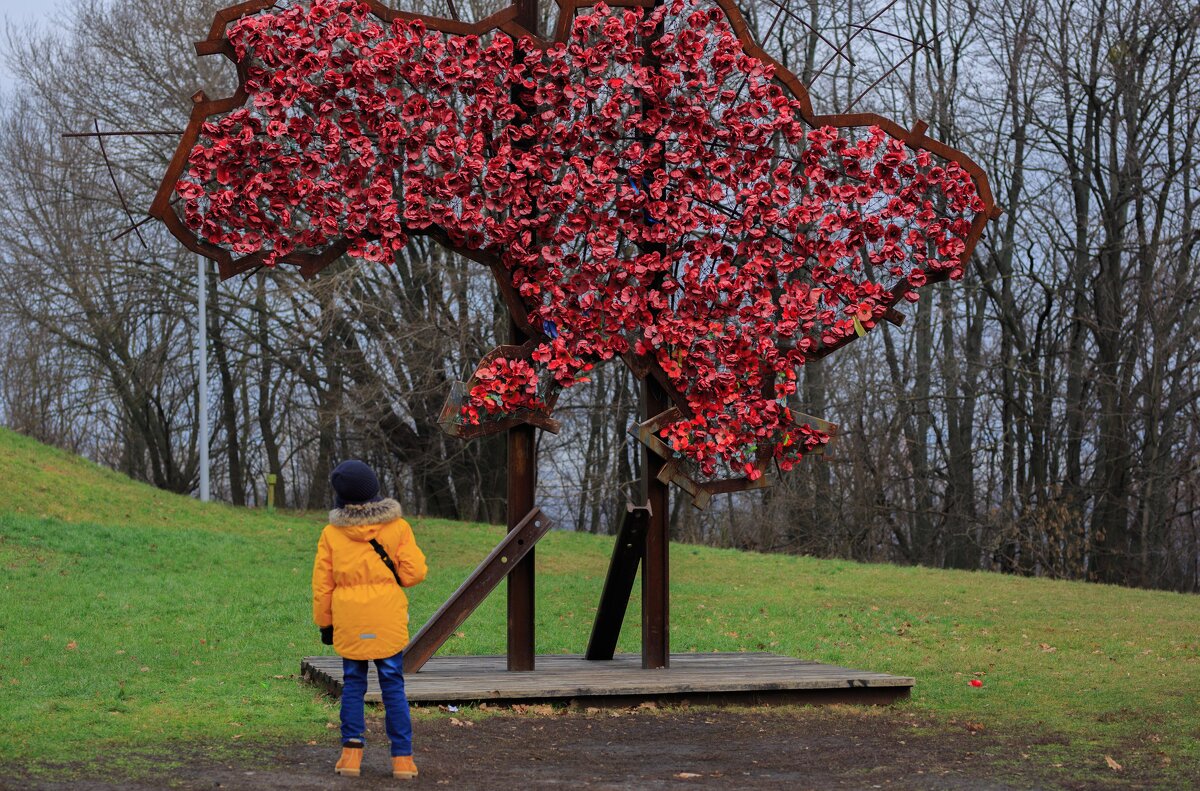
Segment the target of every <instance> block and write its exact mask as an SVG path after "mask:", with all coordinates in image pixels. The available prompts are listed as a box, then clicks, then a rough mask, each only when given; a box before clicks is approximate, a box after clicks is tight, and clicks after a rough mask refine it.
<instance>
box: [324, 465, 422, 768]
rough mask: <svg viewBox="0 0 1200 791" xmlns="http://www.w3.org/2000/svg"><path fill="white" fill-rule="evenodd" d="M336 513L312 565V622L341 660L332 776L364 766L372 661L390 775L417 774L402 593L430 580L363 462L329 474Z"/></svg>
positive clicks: (396, 509) (394, 507)
mask: <svg viewBox="0 0 1200 791" xmlns="http://www.w3.org/2000/svg"><path fill="white" fill-rule="evenodd" d="M330 482H331V483H332V484H333V491H334V506H335V507H334V509H333V510H332V511H330V512H329V524H328V525H326V526H325V529H324V530H322V531H321V540H320V541H319V542H318V543H317V559H316V562H315V563H314V564H313V578H312V589H313V620H314V621H316V624H317V626H318V627H319V628H320V630H321V642H323V643H325V644H326V645H332V646H333V649H334V651H336V652H337V653H338V654H340V655H341V657H342V671H343V675H342V678H343V682H342V755H341V758H339V759H338V762H337V765H336V766H335V767H334V769H333V771H335V772H336V773H338V774H340V775H349V776H352V777H357V776H358V774H359V772H360V771H361V767H362V755H363V743H364V742H363V734H364V731H366V723H365V722H364V720H363V697H364V696H365V695H366V692H367V661H368V660H374V661H375V668H376V669H377V670H378V672H379V687H380V690H381V691H382V693H383V706H384V710H385V712H386V716H385V725H386V729H387V735H388V740H389V741H390V742H391V743H392V776H393V777H397V778H401V779H405V780H411V779H412V778H414V777H416V776H417V766H416V764H414V763H413V757H412V720H411V719H410V717H409V712H408V698H407V697H405V695H404V668H403V664H402V657H403V651H404V648H405V646H407V645H408V599H407V598H406V597H405V595H404V591H403V590H402V588H408V587H412V586H413V585H416V584H417V583H418V582H420V581H421V580H423V579H425V572H426V567H425V555H424V554H422V553H421V550H420V548H419V547H418V546H417V542H416V539H414V538H413V532H412V528H411V527H410V526H409V524H408V522H406V521H404V519H402V518H401V512H400V504H399V503H398V502H396V501H395V500H392V499H385V498H383V497H381V496H380V495H379V479H378V478H376V477H375V473H374V472H373V471H372V470H371V468H370V467H368V466H367V465H366V464H364V463H362V462H361V461H355V460H350V461H344V462H342V463H341V464H339V465H338V466H337V468H336V469H335V470H334V471H333V474H332V475H331V476H330Z"/></svg>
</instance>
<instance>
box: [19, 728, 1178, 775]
mask: <svg viewBox="0 0 1200 791" xmlns="http://www.w3.org/2000/svg"><path fill="white" fill-rule="evenodd" d="M416 734H417V762H418V766H419V767H420V770H421V777H420V778H419V780H418V781H417V782H416V783H415V784H406V783H401V782H400V781H395V780H392V778H391V776H390V764H389V761H388V757H387V748H386V743H385V740H384V739H383V734H382V721H381V720H380V719H379V718H374V719H373V720H371V721H370V725H369V733H368V748H367V755H366V759H365V761H364V767H363V776H362V777H360V778H356V779H351V778H340V777H337V776H335V775H334V774H333V772H332V765H333V761H334V760H335V759H336V756H337V746H336V737H334V736H333V735H332V734H331V736H330V738H329V739H328V740H327V743H324V742H323V743H320V744H316V745H313V744H298V745H295V744H275V745H263V746H258V747H254V748H251V749H250V750H247V749H246V748H244V747H242V748H239V752H238V753H237V754H236V756H235V757H233V758H226V759H225V760H217V759H215V758H214V757H213V756H214V755H218V754H221V752H214V751H211V750H204V749H201V748H197V749H196V750H195V751H194V752H193V753H191V754H182V755H180V754H179V753H171V754H170V755H164V756H162V759H163V760H164V765H163V766H162V769H161V770H151V774H150V775H149V776H142V777H140V778H138V779H137V780H133V779H131V778H129V777H127V776H122V772H121V771H113V770H105V769H96V768H88V769H84V768H82V767H78V766H76V767H74V771H73V772H72V771H71V769H72V767H70V766H69V765H66V766H63V767H61V769H62V770H63V774H59V772H57V771H56V772H54V774H55V775H58V776H59V777H61V778H62V779H50V778H49V777H47V776H46V775H42V776H40V777H37V778H34V777H30V776H23V777H18V776H13V775H12V774H11V769H12V768H11V767H6V768H0V788H5V789H8V788H13V789H17V788H20V789H45V790H46V791H50V790H51V789H67V788H70V789H73V790H75V789H87V790H88V791H95V790H99V789H152V788H153V789H157V788H180V789H238V790H243V789H244V790H245V791H264V790H270V789H362V790H364V791H365V790H366V789H382V788H388V789H395V788H397V787H401V788H407V787H424V788H452V789H487V791H495V790H498V789H519V790H520V791H534V790H535V789H566V788H584V789H596V790H597V791H601V790H603V791H610V790H611V791H618V789H620V790H621V791H624V790H625V789H630V790H633V789H636V790H637V791H643V789H645V790H650V789H690V788H696V789H789V790H791V789H876V788H883V789H939V790H940V789H978V791H1000V790H1001V789H1022V788H1067V789H1091V788H1164V787H1170V786H1169V785H1164V778H1162V777H1155V776H1150V775H1139V774H1136V773H1135V772H1133V771H1131V770H1130V769H1128V768H1126V769H1123V770H1122V772H1121V773H1117V772H1115V771H1113V770H1110V769H1107V768H1105V767H1103V766H1102V765H1101V766H1092V765H1091V764H1088V765H1082V764H1081V765H1078V766H1071V765H1062V764H1058V765H1055V764H1054V763H1053V762H1052V761H1053V760H1054V759H1052V758H1045V757H1039V752H1040V753H1042V754H1043V755H1044V754H1045V751H1044V750H1039V748H1040V747H1042V748H1044V747H1046V740H1044V739H1043V740H1040V744H1039V740H1032V741H1030V742H1029V743H1027V744H1026V743H1023V740H1021V739H1014V738H1012V737H1011V736H1009V737H1002V736H998V735H994V734H989V733H988V732H987V731H986V730H981V729H980V728H979V726H977V725H974V724H971V723H966V724H936V723H933V722H930V721H928V720H921V719H920V718H918V717H917V716H915V715H912V714H909V713H905V712H901V711H895V710H866V711H864V710H856V709H842V708H824V709H786V710H767V711H750V710H744V709H743V710H738V711H730V710H715V709H690V710H672V711H651V710H642V711H632V712H631V711H627V710H624V711H621V710H618V711H596V710H589V711H588V712H581V713H567V714H562V713H560V714H541V715H539V714H534V713H529V712H527V713H524V714H511V713H510V714H503V715H497V716H490V717H486V718H484V719H482V720H480V721H478V722H475V723H473V724H468V723H467V721H466V720H462V719H458V718H453V719H451V718H446V717H438V718H434V719H430V718H421V719H419V720H418V722H417V724H416ZM1026 738H1028V737H1026ZM1050 744H1051V747H1052V746H1053V741H1052V740H1051V742H1050ZM1023 751H1024V752H1023ZM222 752H225V754H226V755H228V753H227V751H222ZM1098 760H1101V759H1098ZM168 761H169V762H171V763H174V764H175V765H173V766H172V765H167V762H168ZM114 769H115V767H114ZM1104 771H1108V772H1110V773H1111V774H1110V775H1105V774H1104V773H1103V772H1104ZM67 774H74V775H75V776H74V777H72V778H70V779H67ZM97 775H102V776H103V778H102V779H101V777H98V776H97Z"/></svg>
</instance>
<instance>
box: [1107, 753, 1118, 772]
mask: <svg viewBox="0 0 1200 791" xmlns="http://www.w3.org/2000/svg"><path fill="white" fill-rule="evenodd" d="M1104 763H1106V764H1108V768H1109V769H1111V770H1113V771H1114V772H1119V771H1121V765H1120V764H1119V763H1117V762H1116V761H1114V760H1113V757H1112V756H1111V755H1106V756H1104Z"/></svg>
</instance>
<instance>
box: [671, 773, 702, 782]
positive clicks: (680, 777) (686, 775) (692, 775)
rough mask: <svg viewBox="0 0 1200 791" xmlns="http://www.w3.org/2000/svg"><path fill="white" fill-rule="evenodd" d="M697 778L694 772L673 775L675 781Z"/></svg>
mask: <svg viewBox="0 0 1200 791" xmlns="http://www.w3.org/2000/svg"><path fill="white" fill-rule="evenodd" d="M699 776H700V775H698V774H696V773H695V772H676V773H675V779H676V780H691V779H692V778H695V777H699Z"/></svg>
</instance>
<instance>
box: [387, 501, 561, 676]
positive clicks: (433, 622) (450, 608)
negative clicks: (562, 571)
mask: <svg viewBox="0 0 1200 791" xmlns="http://www.w3.org/2000/svg"><path fill="white" fill-rule="evenodd" d="M552 527H554V523H553V522H552V521H551V520H550V518H549V517H547V516H546V515H545V514H543V513H542V511H541V509H540V508H534V509H533V510H532V511H530V512H529V513H528V514H526V515H525V518H524V519H522V520H521V521H520V522H518V523H517V525H516V526H515V527H513V529H512V530H510V531H509V532H508V535H506V536H505V537H504V540H503V541H501V542H500V543H499V544H497V545H496V548H495V549H493V550H492V551H491V553H490V554H489V555H488V556H487V557H486V558H484V559H483V562H482V563H480V564H479V566H478V567H477V568H476V569H475V570H474V571H473V572H471V575H470V576H469V577H467V579H466V581H465V582H463V584H462V585H460V586H459V587H458V590H456V591H454V593H453V594H451V596H450V598H449V599H447V600H446V602H445V604H443V605H442V606H441V607H439V608H438V611H437V612H435V613H434V614H433V617H432V618H430V619H429V621H428V622H427V623H426V624H425V625H424V626H422V627H421V631H419V632H417V635H416V637H414V638H413V639H412V640H410V641H409V643H408V648H406V649H404V672H405V673H416V672H417V671H419V670H420V669H421V666H422V665H424V664H425V663H426V662H427V661H429V658H430V657H431V656H433V655H434V654H435V653H436V652H437V650H438V649H439V648H441V647H442V644H443V643H445V642H446V640H448V639H449V638H450V635H452V634H454V631H455V630H456V629H458V627H460V626H462V623H463V621H465V620H467V616H469V615H470V614H471V613H472V612H474V611H475V608H476V607H478V606H479V605H480V604H482V603H483V600H484V599H486V598H487V597H488V594H490V593H491V592H492V591H493V590H495V588H496V586H497V585H499V584H500V581H501V580H503V579H504V578H505V577H507V576H508V575H509V572H511V571H512V570H513V569H514V568H516V567H517V565H518V564H519V563H520V562H521V560H522V559H524V558H525V556H526V555H528V554H529V553H530V552H532V551H533V545H534V544H536V543H537V542H538V541H539V540H540V539H541V538H542V536H544V535H546V533H548V532H550V529H551V528H552Z"/></svg>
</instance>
